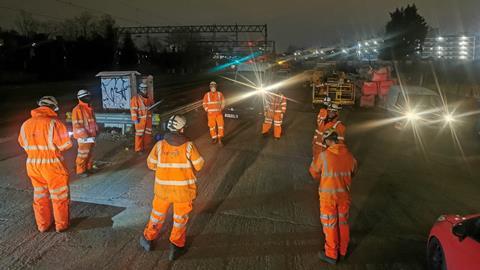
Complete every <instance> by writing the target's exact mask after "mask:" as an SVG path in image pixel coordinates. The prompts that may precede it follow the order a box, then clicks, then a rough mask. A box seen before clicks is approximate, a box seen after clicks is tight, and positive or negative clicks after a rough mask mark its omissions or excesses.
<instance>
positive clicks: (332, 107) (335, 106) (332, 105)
mask: <svg viewBox="0 0 480 270" xmlns="http://www.w3.org/2000/svg"><path fill="white" fill-rule="evenodd" d="M341 109H342V107H340V106H338V105H337V104H335V103H333V104H331V105H330V106H329V107H328V110H329V111H332V112H338V111H339V110H341Z"/></svg>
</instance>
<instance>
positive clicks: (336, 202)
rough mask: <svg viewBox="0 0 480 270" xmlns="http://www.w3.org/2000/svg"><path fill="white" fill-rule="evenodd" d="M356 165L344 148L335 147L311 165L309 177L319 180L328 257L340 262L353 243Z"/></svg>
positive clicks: (341, 146) (321, 214)
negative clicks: (351, 220) (351, 221)
mask: <svg viewBox="0 0 480 270" xmlns="http://www.w3.org/2000/svg"><path fill="white" fill-rule="evenodd" d="M356 164H357V162H356V160H355V158H354V157H353V155H352V154H351V153H350V152H349V151H348V149H347V146H346V145H345V144H335V145H332V146H330V147H328V148H327V150H326V151H323V152H321V153H320V156H319V158H318V159H316V160H314V161H313V162H312V164H311V165H310V174H311V175H312V176H313V178H315V179H320V185H319V188H318V194H319V197H320V221H321V223H322V226H323V232H324V234H325V255H326V256H328V257H330V258H332V259H337V258H338V253H340V255H342V256H345V255H346V254H347V248H348V242H349V241H350V228H349V226H348V213H349V209H350V203H351V197H350V187H351V184H352V174H353V173H354V172H355V170H356V166H357V165H356Z"/></svg>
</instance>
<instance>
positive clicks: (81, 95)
mask: <svg viewBox="0 0 480 270" xmlns="http://www.w3.org/2000/svg"><path fill="white" fill-rule="evenodd" d="M91 95H92V94H91V93H90V92H89V91H88V90H85V89H80V90H78V93H77V98H78V99H81V98H84V97H87V96H91Z"/></svg>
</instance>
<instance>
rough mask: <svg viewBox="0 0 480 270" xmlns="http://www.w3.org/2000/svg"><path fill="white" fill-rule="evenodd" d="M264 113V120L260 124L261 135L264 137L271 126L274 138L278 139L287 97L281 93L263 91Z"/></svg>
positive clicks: (285, 110) (280, 133)
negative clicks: (261, 124)
mask: <svg viewBox="0 0 480 270" xmlns="http://www.w3.org/2000/svg"><path fill="white" fill-rule="evenodd" d="M264 95H266V96H265V98H264V115H265V120H264V122H263V126H262V135H263V136H264V137H266V136H267V135H268V133H269V132H270V129H271V128H272V123H273V136H274V137H275V140H280V137H281V135H282V123H283V116H284V114H285V113H286V112H287V98H286V97H285V96H284V95H283V94H281V93H278V94H277V93H275V91H273V92H265V93H264Z"/></svg>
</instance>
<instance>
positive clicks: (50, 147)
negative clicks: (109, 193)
mask: <svg viewBox="0 0 480 270" xmlns="http://www.w3.org/2000/svg"><path fill="white" fill-rule="evenodd" d="M31 115H32V117H31V118H30V119H28V120H27V121H25V122H24V123H23V125H22V127H21V129H20V135H19V136H18V143H19V144H20V146H21V147H23V149H24V150H25V152H26V153H27V161H26V163H27V164H26V166H27V175H28V177H29V178H30V180H31V181H32V186H33V212H34V213H35V221H36V223H37V227H38V230H39V231H41V232H44V231H46V230H47V229H48V228H49V227H50V226H51V225H52V210H51V205H53V218H54V220H55V228H56V230H57V231H62V230H65V229H67V228H68V225H69V203H70V200H69V198H68V194H69V188H68V170H67V167H66V166H65V164H64V162H63V155H62V153H61V152H63V151H66V150H68V149H70V148H71V147H72V142H71V141H70V137H69V135H68V131H67V128H66V127H65V125H64V124H63V123H62V122H60V120H59V119H58V117H57V113H55V112H54V111H53V110H52V109H50V108H48V107H39V108H37V109H34V110H32V112H31Z"/></svg>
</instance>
